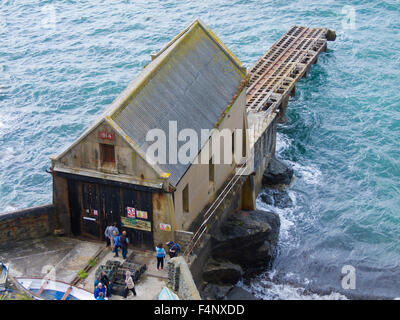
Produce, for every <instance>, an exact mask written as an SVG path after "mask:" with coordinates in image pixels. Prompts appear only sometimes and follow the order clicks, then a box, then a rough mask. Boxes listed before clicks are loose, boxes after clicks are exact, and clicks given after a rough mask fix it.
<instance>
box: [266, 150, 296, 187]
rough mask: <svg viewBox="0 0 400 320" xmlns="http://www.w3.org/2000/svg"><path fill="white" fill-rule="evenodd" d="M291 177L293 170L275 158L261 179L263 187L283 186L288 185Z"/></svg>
mask: <svg viewBox="0 0 400 320" xmlns="http://www.w3.org/2000/svg"><path fill="white" fill-rule="evenodd" d="M292 177H293V169H292V168H290V167H289V166H288V165H287V164H285V163H284V162H282V161H279V160H278V159H276V158H275V157H272V158H271V160H270V161H269V163H268V167H267V169H266V170H265V172H264V174H263V178H262V184H263V185H264V186H271V187H277V186H281V185H283V186H285V185H288V184H290V181H291V180H292Z"/></svg>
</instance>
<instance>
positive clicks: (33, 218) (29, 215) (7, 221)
mask: <svg viewBox="0 0 400 320" xmlns="http://www.w3.org/2000/svg"><path fill="white" fill-rule="evenodd" d="M54 218H55V210H54V206H53V205H52V204H49V205H44V206H40V207H32V208H28V209H23V210H19V211H14V212H10V213H5V214H1V215H0V246H2V245H5V244H7V243H10V242H15V241H21V240H28V239H34V238H41V237H45V236H48V235H51V234H53V233H54V228H55V224H54Z"/></svg>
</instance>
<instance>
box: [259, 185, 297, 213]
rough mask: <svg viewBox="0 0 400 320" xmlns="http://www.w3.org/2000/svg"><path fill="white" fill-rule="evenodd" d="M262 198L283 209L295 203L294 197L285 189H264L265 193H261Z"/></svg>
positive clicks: (265, 201)
mask: <svg viewBox="0 0 400 320" xmlns="http://www.w3.org/2000/svg"><path fill="white" fill-rule="evenodd" d="M260 198H261V200H262V201H263V202H264V203H266V204H268V205H271V206H275V207H278V208H281V209H283V208H288V207H291V206H292V205H293V202H292V199H291V198H290V197H289V194H288V193H287V192H286V191H285V190H278V189H264V191H263V193H261V194H260Z"/></svg>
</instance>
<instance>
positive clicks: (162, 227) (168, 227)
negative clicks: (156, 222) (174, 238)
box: [160, 223, 172, 231]
mask: <svg viewBox="0 0 400 320" xmlns="http://www.w3.org/2000/svg"><path fill="white" fill-rule="evenodd" d="M160 230H162V231H171V230H172V227H171V225H170V224H166V223H160Z"/></svg>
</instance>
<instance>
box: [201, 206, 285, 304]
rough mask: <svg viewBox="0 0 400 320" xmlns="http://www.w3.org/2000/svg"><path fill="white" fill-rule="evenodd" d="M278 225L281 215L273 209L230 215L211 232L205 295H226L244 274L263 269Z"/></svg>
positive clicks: (275, 239) (274, 242) (273, 243)
mask: <svg viewBox="0 0 400 320" xmlns="http://www.w3.org/2000/svg"><path fill="white" fill-rule="evenodd" d="M279 228H280V220H279V216H278V215H277V214H275V213H272V212H266V211H260V210H257V211H238V212H234V213H232V214H230V215H229V216H228V218H227V219H226V220H225V221H224V222H223V223H222V224H221V226H220V227H219V228H218V229H217V230H216V231H215V232H214V233H213V234H212V249H211V257H210V259H209V260H208V262H207V265H206V266H205V268H204V270H203V280H204V282H205V287H204V290H203V295H204V298H206V299H207V298H210V299H219V298H220V297H225V298H226V297H228V296H229V294H228V293H229V292H231V290H233V288H234V285H235V283H237V281H238V280H240V279H241V278H242V277H245V278H247V277H250V276H253V275H255V274H257V273H258V272H261V271H264V270H265V269H266V268H267V267H268V266H269V265H270V263H271V262H272V259H273V257H274V254H275V248H276V245H277V241H278V235H279ZM235 290H237V289H235Z"/></svg>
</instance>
